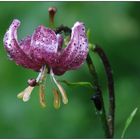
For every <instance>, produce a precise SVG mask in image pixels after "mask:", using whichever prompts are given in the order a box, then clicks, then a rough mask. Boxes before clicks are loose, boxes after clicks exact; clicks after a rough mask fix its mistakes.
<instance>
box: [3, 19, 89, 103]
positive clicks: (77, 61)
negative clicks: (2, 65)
mask: <svg viewBox="0 0 140 140" xmlns="http://www.w3.org/2000/svg"><path fill="white" fill-rule="evenodd" d="M19 26H20V21H19V20H17V19H15V20H13V22H12V24H11V25H10V27H9V29H8V30H7V31H6V33H5V36H4V40H3V41H4V47H5V49H6V51H7V54H8V56H9V58H10V59H11V60H13V61H15V62H16V64H17V65H20V66H22V67H25V68H28V69H32V70H34V71H37V72H40V73H42V72H43V70H42V69H43V67H44V66H47V67H49V69H50V74H51V76H52V79H53V80H54V83H55V84H56V85H57V87H58V89H59V90H60V92H61V93H62V97H64V98H65V96H64V90H63V89H62V87H61V86H60V83H59V82H58V81H57V80H56V79H55V77H54V75H62V74H64V73H65V72H66V71H69V70H74V69H77V68H79V67H80V66H81V65H82V64H83V63H84V61H85V59H86V57H87V54H88V40H87V37H86V32H85V26H84V24H83V23H82V22H76V23H75V24H74V26H73V27H72V29H71V30H72V32H71V36H70V40H69V42H68V44H67V46H66V47H65V48H64V47H63V44H64V43H63V42H64V38H63V36H62V35H61V34H60V33H58V34H56V33H55V31H54V30H52V29H50V28H46V27H44V26H43V25H40V26H38V27H37V28H36V29H35V31H34V32H33V34H32V35H30V36H27V37H26V38H24V39H23V40H21V41H18V38H17V30H18V28H19ZM36 81H37V82H38V83H40V81H42V78H41V74H40V75H39V76H38V78H37V79H36ZM31 87H32V88H31ZM32 90H33V86H29V87H28V88H26V89H25V90H24V92H23V93H24V95H22V94H20V97H23V100H24V101H27V100H28V99H29V97H28V96H30V93H29V92H31V91H32ZM27 93H28V94H27ZM21 95H22V96H21ZM65 101H66V100H65ZM65 101H64V102H65Z"/></svg>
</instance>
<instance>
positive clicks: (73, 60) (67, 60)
mask: <svg viewBox="0 0 140 140" xmlns="http://www.w3.org/2000/svg"><path fill="white" fill-rule="evenodd" d="M87 54H88V41H87V37H86V32H85V26H84V24H83V23H81V22H76V23H75V24H74V26H73V28H72V35H71V39H70V42H69V44H68V46H67V47H66V48H65V49H64V51H63V53H62V56H61V59H60V62H61V64H60V65H61V66H62V67H63V68H64V69H65V70H71V69H76V68H78V67H80V66H81V64H82V63H83V62H84V61H85V59H86V57H87Z"/></svg>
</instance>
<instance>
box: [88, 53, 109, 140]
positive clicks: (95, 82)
mask: <svg viewBox="0 0 140 140" xmlns="http://www.w3.org/2000/svg"><path fill="white" fill-rule="evenodd" d="M86 62H87V65H88V68H89V71H90V73H91V75H92V77H93V86H94V87H95V92H96V94H99V95H100V97H101V103H102V113H100V115H101V122H102V124H103V129H104V133H105V137H106V138H111V136H110V131H109V127H108V122H107V117H106V112H105V107H104V101H103V96H102V91H101V88H100V85H99V82H98V76H97V73H96V69H95V66H94V64H93V62H92V59H91V57H90V55H89V54H88V56H87V59H86Z"/></svg>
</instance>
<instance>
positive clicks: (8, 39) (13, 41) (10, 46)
mask: <svg viewBox="0 0 140 140" xmlns="http://www.w3.org/2000/svg"><path fill="white" fill-rule="evenodd" d="M19 26H20V21H19V20H17V19H15V20H13V22H12V24H11V25H10V27H9V29H8V30H7V32H6V33H5V36H4V40H3V41H4V47H5V49H6V51H7V53H8V56H9V57H10V59H11V60H14V61H15V62H16V64H18V65H21V66H23V67H26V68H31V69H34V70H37V71H38V70H39V67H38V66H36V64H35V63H34V62H33V61H32V60H31V59H30V58H29V57H28V56H27V55H26V54H25V53H24V51H23V50H22V49H21V48H20V46H19V43H18V40H17V29H18V28H19Z"/></svg>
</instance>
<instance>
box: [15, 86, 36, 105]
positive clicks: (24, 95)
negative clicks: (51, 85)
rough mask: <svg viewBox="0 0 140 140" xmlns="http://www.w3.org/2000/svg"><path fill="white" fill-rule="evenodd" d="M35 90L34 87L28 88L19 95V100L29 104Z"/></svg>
mask: <svg viewBox="0 0 140 140" xmlns="http://www.w3.org/2000/svg"><path fill="white" fill-rule="evenodd" d="M33 89H34V87H31V86H28V87H27V88H26V89H25V90H24V91H22V92H21V93H19V94H18V95H17V97H18V98H19V99H23V101H24V102H27V101H28V100H29V99H30V95H31V93H32V90H33Z"/></svg>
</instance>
